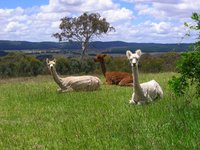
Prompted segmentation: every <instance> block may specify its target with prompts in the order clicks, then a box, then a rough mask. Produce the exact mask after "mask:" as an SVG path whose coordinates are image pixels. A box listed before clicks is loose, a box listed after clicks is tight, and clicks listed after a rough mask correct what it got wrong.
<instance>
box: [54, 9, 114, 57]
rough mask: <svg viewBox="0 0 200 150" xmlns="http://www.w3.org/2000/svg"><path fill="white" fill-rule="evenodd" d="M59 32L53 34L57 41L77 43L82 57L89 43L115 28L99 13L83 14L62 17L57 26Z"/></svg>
mask: <svg viewBox="0 0 200 150" xmlns="http://www.w3.org/2000/svg"><path fill="white" fill-rule="evenodd" d="M59 29H60V30H61V32H59V33H55V34H53V36H54V37H55V38H57V39H59V41H78V42H80V43H81V45H82V56H84V55H86V54H87V51H88V48H89V42H90V41H91V39H93V38H94V37H99V36H102V35H103V34H106V33H108V32H110V31H115V28H114V27H112V26H111V25H110V23H109V22H107V21H106V18H102V17H101V15H100V14H99V13H90V14H89V13H87V12H85V13H83V14H82V15H80V16H79V17H64V18H62V19H61V23H60V26H59Z"/></svg>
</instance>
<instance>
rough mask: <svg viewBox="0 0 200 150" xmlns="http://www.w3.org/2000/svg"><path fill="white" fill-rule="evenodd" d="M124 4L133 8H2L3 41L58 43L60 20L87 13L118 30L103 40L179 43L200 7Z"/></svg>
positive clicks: (64, 3)
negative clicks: (56, 33)
mask: <svg viewBox="0 0 200 150" xmlns="http://www.w3.org/2000/svg"><path fill="white" fill-rule="evenodd" d="M121 1H126V2H129V3H131V5H130V6H133V9H132V10H131V9H130V7H129V8H127V7H125V6H126V5H123V4H122V3H119V1H118V2H115V3H114V1H112V0H87V1H85V0H49V4H48V5H43V6H35V7H32V8H27V9H23V8H21V7H17V8H15V9H0V24H1V28H0V39H1V40H30V41H49V40H51V41H52V40H54V41H57V39H55V38H53V37H52V36H51V35H52V34H53V33H55V32H58V30H59V29H58V27H59V23H60V18H62V17H64V16H72V17H74V16H78V15H80V14H82V13H83V12H86V11H88V12H98V13H100V14H101V16H102V17H105V18H106V19H107V21H108V22H110V23H111V25H112V26H114V27H115V29H116V32H111V33H109V34H107V35H106V36H104V37H103V38H102V40H106V41H111V40H121V41H129V42H161V43H171V42H173V43H177V41H179V40H180V39H181V37H183V36H184V34H185V33H186V31H185V27H184V26H183V23H184V22H185V21H187V22H189V21H190V20H191V19H190V15H191V13H192V12H195V11H196V12H199V8H200V1H194V2H191V1H189V0H163V1H160V0H121ZM149 17H151V18H149ZM152 18H153V19H152Z"/></svg>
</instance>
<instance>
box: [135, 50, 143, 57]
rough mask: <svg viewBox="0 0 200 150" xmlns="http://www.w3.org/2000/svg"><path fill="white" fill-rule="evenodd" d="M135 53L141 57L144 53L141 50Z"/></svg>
mask: <svg viewBox="0 0 200 150" xmlns="http://www.w3.org/2000/svg"><path fill="white" fill-rule="evenodd" d="M135 53H136V54H137V55H138V56H139V57H140V56H141V55H142V51H141V50H140V49H138V50H136V51H135Z"/></svg>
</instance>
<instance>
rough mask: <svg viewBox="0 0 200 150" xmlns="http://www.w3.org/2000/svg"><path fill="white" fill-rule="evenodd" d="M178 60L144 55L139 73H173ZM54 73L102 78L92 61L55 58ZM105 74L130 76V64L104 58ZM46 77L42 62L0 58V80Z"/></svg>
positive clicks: (170, 56)
mask: <svg viewBox="0 0 200 150" xmlns="http://www.w3.org/2000/svg"><path fill="white" fill-rule="evenodd" d="M179 58H180V54H179V53H174V52H171V53H165V54H158V55H150V54H144V55H142V57H141V60H140V63H139V67H140V72H144V73H159V72H172V71H173V72H174V71H176V69H175V64H176V61H177V60H178V59H179ZM56 60H57V61H56V70H57V72H58V73H59V74H61V75H72V74H102V72H101V68H100V65H99V64H98V63H95V62H94V61H93V58H88V59H84V60H83V59H81V58H65V57H57V58H56ZM105 63H106V67H107V70H109V71H125V72H130V73H131V67H130V64H129V62H128V60H127V58H126V57H125V56H123V57H112V56H111V55H108V56H107V57H106V58H105ZM40 74H49V71H48V69H47V67H46V62H45V60H42V61H41V60H38V59H36V58H35V57H32V56H27V55H24V54H23V53H9V54H8V55H6V56H4V57H0V77H1V78H5V77H19V76H37V75H40Z"/></svg>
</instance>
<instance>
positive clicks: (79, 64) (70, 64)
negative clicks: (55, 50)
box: [56, 57, 96, 75]
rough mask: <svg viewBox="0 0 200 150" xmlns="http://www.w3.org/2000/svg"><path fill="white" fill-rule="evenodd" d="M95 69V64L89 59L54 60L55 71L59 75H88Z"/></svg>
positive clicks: (58, 58)
mask: <svg viewBox="0 0 200 150" xmlns="http://www.w3.org/2000/svg"><path fill="white" fill-rule="evenodd" d="M95 69H96V66H95V63H94V62H93V60H92V59H91V58H87V59H80V58H71V59H68V58H64V57H57V58H56V71H57V72H58V73H60V74H66V75H70V74H88V73H92V72H94V70H95Z"/></svg>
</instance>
